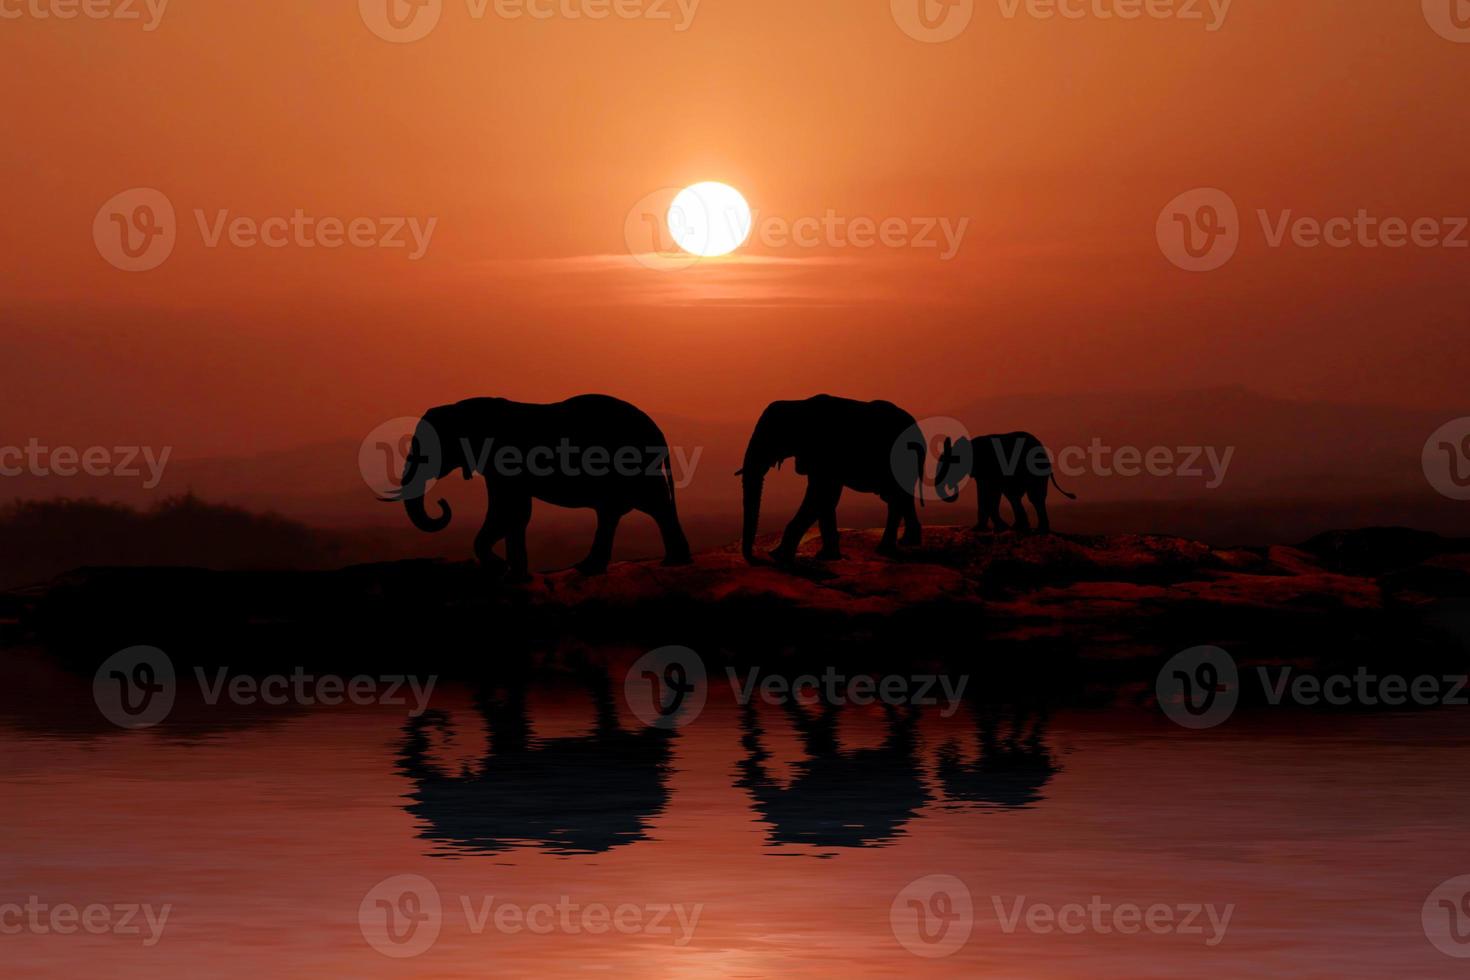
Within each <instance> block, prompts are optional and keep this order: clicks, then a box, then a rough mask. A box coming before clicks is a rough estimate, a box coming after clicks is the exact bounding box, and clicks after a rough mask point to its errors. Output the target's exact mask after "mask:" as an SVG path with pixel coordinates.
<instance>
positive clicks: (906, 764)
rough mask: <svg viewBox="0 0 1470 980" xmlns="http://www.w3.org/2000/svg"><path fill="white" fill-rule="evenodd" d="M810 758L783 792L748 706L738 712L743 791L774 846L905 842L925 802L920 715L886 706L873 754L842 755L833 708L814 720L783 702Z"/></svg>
mask: <svg viewBox="0 0 1470 980" xmlns="http://www.w3.org/2000/svg"><path fill="white" fill-rule="evenodd" d="M786 710H787V714H788V715H789V716H790V717H791V720H792V722H793V724H794V725H795V726H796V731H797V734H798V735H799V737H800V739H801V742H802V745H803V748H804V749H805V751H806V754H807V758H806V759H804V760H802V761H801V762H798V763H796V765H795V776H794V777H793V778H792V779H791V780H790V782H789V783H787V784H785V785H781V784H780V783H778V782H777V781H776V780H775V779H774V778H772V776H771V774H770V772H769V771H768V769H767V766H766V763H767V762H768V761H769V760H770V759H771V753H770V752H769V751H767V750H766V748H765V747H764V745H763V744H762V742H761V739H762V737H763V736H764V735H765V731H764V730H763V729H762V728H761V727H760V724H759V721H758V719H757V717H756V712H755V708H754V707H753V705H752V704H746V705H745V707H744V709H743V710H742V712H741V727H742V729H743V731H744V737H743V738H742V739H741V744H742V745H744V746H745V750H746V753H747V755H746V758H745V759H744V760H742V761H741V763H740V771H741V774H742V775H741V778H740V779H739V781H738V785H740V786H742V787H744V788H745V789H746V790H747V791H748V792H749V793H750V795H751V798H752V799H753V800H754V801H755V809H756V811H757V812H758V813H759V814H760V816H761V818H762V819H763V820H764V821H765V822H766V823H768V824H770V826H771V829H770V833H769V840H770V841H771V843H773V844H811V845H815V846H818V847H877V846H881V845H884V844H889V843H892V842H893V841H894V840H895V839H896V838H898V837H900V836H902V834H903V827H904V825H905V824H907V823H908V822H909V821H910V820H911V819H913V817H914V815H915V814H916V813H918V812H919V810H920V809H921V808H922V807H923V806H924V805H925V804H926V803H928V802H929V793H928V791H927V790H926V789H925V788H924V783H923V780H922V778H921V777H920V773H919V759H918V752H917V741H918V740H917V737H916V733H915V731H914V728H915V725H916V723H917V722H918V719H919V712H918V709H911V710H908V711H900V710H899V709H897V708H893V707H887V708H886V709H885V714H886V726H887V727H886V731H887V734H886V736H885V737H884V739H883V742H882V744H881V745H879V746H878V747H877V748H866V749H852V750H847V751H844V750H843V749H842V748H841V747H840V746H839V745H838V742H837V731H836V726H837V715H838V708H837V707H836V706H835V705H832V704H823V705H822V706H821V709H820V710H819V711H818V712H817V713H816V715H815V716H812V715H809V714H807V712H805V711H803V710H802V709H801V707H799V706H798V705H797V704H796V702H795V701H794V700H787V701H786Z"/></svg>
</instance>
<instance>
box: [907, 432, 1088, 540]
mask: <svg viewBox="0 0 1470 980" xmlns="http://www.w3.org/2000/svg"><path fill="white" fill-rule="evenodd" d="M967 476H968V477H971V478H973V479H974V481H975V494H976V498H977V501H978V503H979V519H978V520H977V521H976V523H975V530H977V531H984V530H985V529H986V528H987V527H988V526H989V525H990V522H992V521H994V522H995V529H996V530H997V531H1004V530H1005V529H1006V526H1007V525H1006V522H1005V521H1003V520H1001V516H1000V498H1001V497H1002V496H1004V497H1005V498H1006V500H1008V501H1010V504H1011V514H1012V516H1013V517H1014V518H1015V522H1016V529H1017V530H1019V531H1029V530H1030V529H1031V521H1030V519H1029V518H1028V517H1027V516H1026V508H1025V506H1024V505H1023V504H1022V503H1021V498H1022V497H1025V498H1027V499H1029V500H1030V501H1031V506H1032V507H1033V508H1035V510H1036V527H1037V530H1039V531H1040V532H1041V533H1042V534H1046V533H1048V532H1050V531H1051V518H1050V517H1048V516H1047V513H1046V495H1047V490H1048V488H1049V487H1050V486H1055V487H1056V488H1057V490H1058V491H1059V492H1060V493H1061V494H1062V496H1064V497H1066V498H1067V499H1068V500H1076V499H1077V495H1076V494H1072V493H1068V492H1067V491H1065V490H1063V489H1062V486H1061V484H1059V483H1057V478H1056V475H1055V474H1054V473H1053V472H1052V468H1051V457H1050V456H1049V455H1047V451H1046V447H1045V446H1043V445H1042V444H1041V440H1040V439H1038V438H1036V437H1035V436H1033V435H1032V434H1031V433H1029V432H1011V433H1009V434H1007V435H994V436H980V437H978V438H975V439H967V438H961V439H960V440H959V441H958V442H955V441H954V440H952V439H945V440H944V449H943V450H942V451H941V452H940V454H939V464H938V466H937V467H936V468H935V471H934V492H935V494H936V495H937V496H938V497H939V499H940V500H943V501H944V502H945V503H947V504H952V503H954V502H955V501H956V500H958V499H960V491H959V484H960V481H961V480H963V479H964V478H965V477H967Z"/></svg>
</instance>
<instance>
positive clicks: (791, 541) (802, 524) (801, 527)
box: [771, 479, 822, 562]
mask: <svg viewBox="0 0 1470 980" xmlns="http://www.w3.org/2000/svg"><path fill="white" fill-rule="evenodd" d="M820 500H821V495H820V492H819V491H818V484H817V482H816V481H815V480H811V479H808V480H807V484H806V496H805V497H802V498H801V506H800V507H798V508H796V516H795V517H793V518H792V519H791V523H790V524H788V525H786V533H785V534H783V535H782V536H781V544H780V545H779V546H778V547H777V548H776V550H775V551H773V552H772V553H771V557H773V558H775V559H776V560H777V561H779V562H792V561H795V560H796V549H797V547H798V546H799V545H800V544H801V539H802V538H804V537H806V532H808V531H810V530H811V529H812V525H813V524H815V523H816V521H817V518H818V517H820V516H821V513H822V508H821V503H820Z"/></svg>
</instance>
